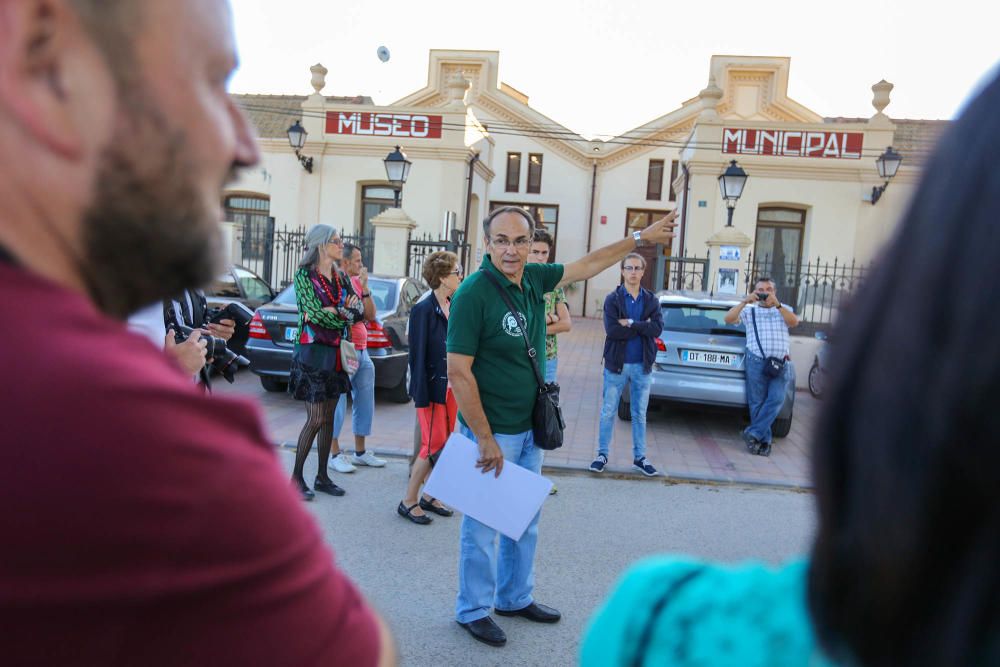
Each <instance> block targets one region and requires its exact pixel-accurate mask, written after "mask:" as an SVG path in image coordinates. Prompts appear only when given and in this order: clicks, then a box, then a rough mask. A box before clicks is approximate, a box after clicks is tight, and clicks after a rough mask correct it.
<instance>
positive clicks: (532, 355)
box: [480, 269, 545, 390]
mask: <svg viewBox="0 0 1000 667" xmlns="http://www.w3.org/2000/svg"><path fill="white" fill-rule="evenodd" d="M480 271H481V272H482V273H483V274H484V275H485V276H486V277H487V278H488V279H489V281H490V282H491V283H493V286H494V287H496V288H497V292H499V293H500V298H501V299H503V302H504V305H505V306H507V310H509V311H510V314H511V316H513V318H514V319H515V320H516V321H517V328H518V329H520V331H521V338H522V339H524V349H525V350H527V351H528V359H530V360H531V368H532V369H534V371H535V381H536V382H538V388H539V390H542V389H545V379H544V378H543V377H542V372H541V371H540V370H539V369H538V361H537V359H536V357H537V355H538V353H537V352H536V351H535V348H533V347H532V346H531V341H529V340H528V332H527V329H528V322H527V318H525V321H521V318H520V317H518V311H517V309H516V308H514V304H513V303H512V302H511V300H510V295H509V294H507V290H505V289H504V288H503V286H502V285H501V284H500V280H499V279H498V278H497V277H496V276H494V275H493V274H492V273H490V272H489V271H488V270H487V269H480Z"/></svg>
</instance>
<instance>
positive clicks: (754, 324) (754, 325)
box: [750, 308, 767, 359]
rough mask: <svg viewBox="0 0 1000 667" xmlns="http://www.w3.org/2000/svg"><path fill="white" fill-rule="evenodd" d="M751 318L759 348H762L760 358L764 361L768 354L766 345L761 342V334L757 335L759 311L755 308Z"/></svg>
mask: <svg viewBox="0 0 1000 667" xmlns="http://www.w3.org/2000/svg"><path fill="white" fill-rule="evenodd" d="M750 318H751V319H752V320H753V336H754V338H756V339H757V347H759V348H760V356H761V358H762V359H766V358H767V353H766V352H764V345H763V344H762V343H761V342H760V334H759V333H757V309H756V308H754V309H752V310H751V311H750Z"/></svg>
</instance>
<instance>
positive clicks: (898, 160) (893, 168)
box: [872, 146, 903, 206]
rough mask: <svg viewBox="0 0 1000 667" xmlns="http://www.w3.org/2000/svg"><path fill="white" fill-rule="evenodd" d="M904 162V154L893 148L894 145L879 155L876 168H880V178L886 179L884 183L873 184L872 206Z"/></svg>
mask: <svg viewBox="0 0 1000 667" xmlns="http://www.w3.org/2000/svg"><path fill="white" fill-rule="evenodd" d="M902 162H903V156H902V155H900V154H899V153H897V152H896V151H894V150H892V146H889V147H888V148H886V149H885V152H884V153H882V154H881V155H879V156H878V159H876V160H875V168H876V169H877V170H878V176H879V178H882V179H885V183H883V184H882V185H875V186H872V206H874V205H875V202H877V201H878V200H879V197H881V196H882V193H883V192H885V189H886V188H887V187H889V181H890V180H891V179H892V177H893V176H895V175H896V172H897V171H899V165H900V164H902Z"/></svg>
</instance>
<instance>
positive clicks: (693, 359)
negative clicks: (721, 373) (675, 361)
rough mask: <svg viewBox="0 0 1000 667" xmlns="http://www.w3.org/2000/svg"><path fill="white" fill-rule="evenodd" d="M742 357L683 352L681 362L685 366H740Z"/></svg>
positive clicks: (691, 351) (722, 353)
mask: <svg viewBox="0 0 1000 667" xmlns="http://www.w3.org/2000/svg"><path fill="white" fill-rule="evenodd" d="M741 358H742V355H739V354H729V353H725V352H703V351H701V350H681V361H682V362H683V363H685V364H708V365H710V366H738V365H739V363H740V359H741Z"/></svg>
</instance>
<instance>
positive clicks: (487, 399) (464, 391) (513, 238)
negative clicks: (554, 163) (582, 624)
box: [448, 206, 675, 646]
mask: <svg viewBox="0 0 1000 667" xmlns="http://www.w3.org/2000/svg"><path fill="white" fill-rule="evenodd" d="M674 217H675V214H674V213H670V214H668V215H667V216H666V217H665V218H663V219H662V220H659V221H657V222H655V223H653V224H652V225H650V226H649V227H647V228H645V229H643V230H642V231H639V232H635V233H634V234H633V235H632V236H630V237H628V238H626V239H623V240H621V241H617V242H615V243H612V244H611V245H608V246H605V247H604V248H601V249H600V250H595V251H594V252H592V253H590V254H588V255H585V256H584V257H582V258H581V259H578V260H576V261H575V262H571V263H569V264H566V265H562V264H528V263H527V259H528V251H529V249H530V248H531V240H532V234H533V232H534V229H535V221H534V219H533V218H532V217H531V214H529V213H528V212H527V211H525V210H524V209H522V208H520V207H517V206H504V207H501V208H498V209H496V210H494V211H493V212H492V213H490V215H489V216H487V218H486V219H485V220H483V240H484V243H485V249H486V256H485V257H484V258H483V264H482V267H481V271H477V272H474V273H473V274H472V275H470V276H469V277H468V278H466V279H465V282H463V283H462V286H461V287H459V288H458V291H457V292H455V295H454V296H453V297H452V302H451V312H450V315H449V317H448V380H449V381H450V382H451V385H452V390H453V391H454V393H455V400H456V402H457V403H458V409H459V417H458V418H459V422H460V425H459V430H460V432H461V433H462V434H463V435H465V436H466V437H468V438H470V439H471V440H473V441H474V442H476V443H477V444H478V445H479V461H478V463H477V464H476V466H477V467H478V468H481V469H482V471H483V472H484V473H487V472H490V471H493V472H494V474H495V475H497V476H499V475H500V472H501V470H502V469H503V464H504V460H505V459H506V460H509V461H512V462H514V463H516V464H518V465H520V466H522V467H524V468H527V469H529V470H532V471H534V472H541V469H542V450H540V449H538V448H537V447H535V445H534V439H533V437H532V433H531V411H532V408H533V407H534V404H535V395H536V392H537V387H538V384H537V382H536V381H535V374H534V370H533V369H532V367H531V361H530V360H529V359H528V355H527V352H526V351H525V349H524V341H523V340H522V338H521V330H520V328H519V324H518V318H515V317H514V316H513V315H512V314H511V313H510V312H509V311H508V310H507V307H506V306H505V305H504V302H503V299H502V298H501V297H500V295H499V294H497V291H496V287H495V285H494V284H493V282H492V281H490V280H489V279H488V278H487V277H486V276H485V275H482V272H483V271H489V272H491V273H493V274H494V275H495V276H497V277H498V278H500V279H501V284H502V285H503V288H504V289H505V290H506V291H507V294H508V295H509V296H510V299H511V301H512V302H513V304H514V306H515V307H516V308H517V309H518V310H519V311H520V313H519V315H520V318H521V319H523V320H524V321H525V322H526V323H527V328H528V331H527V333H528V338H529V339H530V340H531V342H532V345H533V347H534V348H535V349H537V350H544V349H545V293H546V292H551V291H552V290H554V289H556V288H557V287H561V286H564V285H567V284H569V283H573V282H576V281H579V280H588V279H590V278H592V277H594V276H595V275H597V274H598V273H600V272H601V271H603V270H604V269H607V268H609V267H611V266H613V265H615V264H617V263H618V262H620V261H621V260H622V258H624V257H625V255H627V254H628V253H629V252H631V251H632V250H633V249H634V248H635V247H636V245H638V244H639V243H642V242H649V243H666V242H668V241H669V240H670V239H671V238H672V237H673V233H672V232H671V230H672V229H673V227H674V223H673V220H674ZM544 356H545V355H539V357H537V358H538V361H539V363H540V364H541V365H542V369H541V370H542V372H543V374H544V371H545V369H544V363H545V358H544ZM496 540H497V532H496V531H495V530H493V529H492V528H490V527H488V526H486V525H484V524H482V523H479V522H478V521H476V520H475V519H472V518H470V517H468V516H466V517H464V518H463V520H462V529H461V544H460V553H459V568H458V578H459V583H458V599H457V602H456V608H455V618H456V620H457V621H458V623H459V624H460V625H461V626H462V627H464V628H465V629H466V630H468V631H469V633H470V634H471V635H472V636H473V637H474V638H476V639H477V640H479V641H481V642H484V643H486V644H489V645H491V646H503V645H504V644H505V643H506V642H507V636H506V635H505V634H504V632H503V630H502V629H501V628H500V627H499V626H498V625H497V624H496V623H495V622H494V621H493V619H492V618H491V617H490V609H491V608H495V609H496V612H497V613H498V614H500V615H501V616H521V617H524V618H527V619H528V620H531V621H536V622H539V623H555V622H556V621H558V620H559V619H560V617H561V615H560V613H559V612H558V611H556V610H555V609H552V608H551V607H546V606H545V605H542V604H538V603H536V602H535V601H534V598H533V597H532V589H533V587H534V579H535V578H534V560H535V545H536V544H537V542H538V515H536V516H535V518H534V519H533V520H532V521H531V523H530V524H529V526H528V528H527V530H525V532H524V535H522V536H521V539H520V540H518V541H514V540H511V539H510V538H507V537H501V538H500V551H499V558H497V556H496V553H497V547H496Z"/></svg>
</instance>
